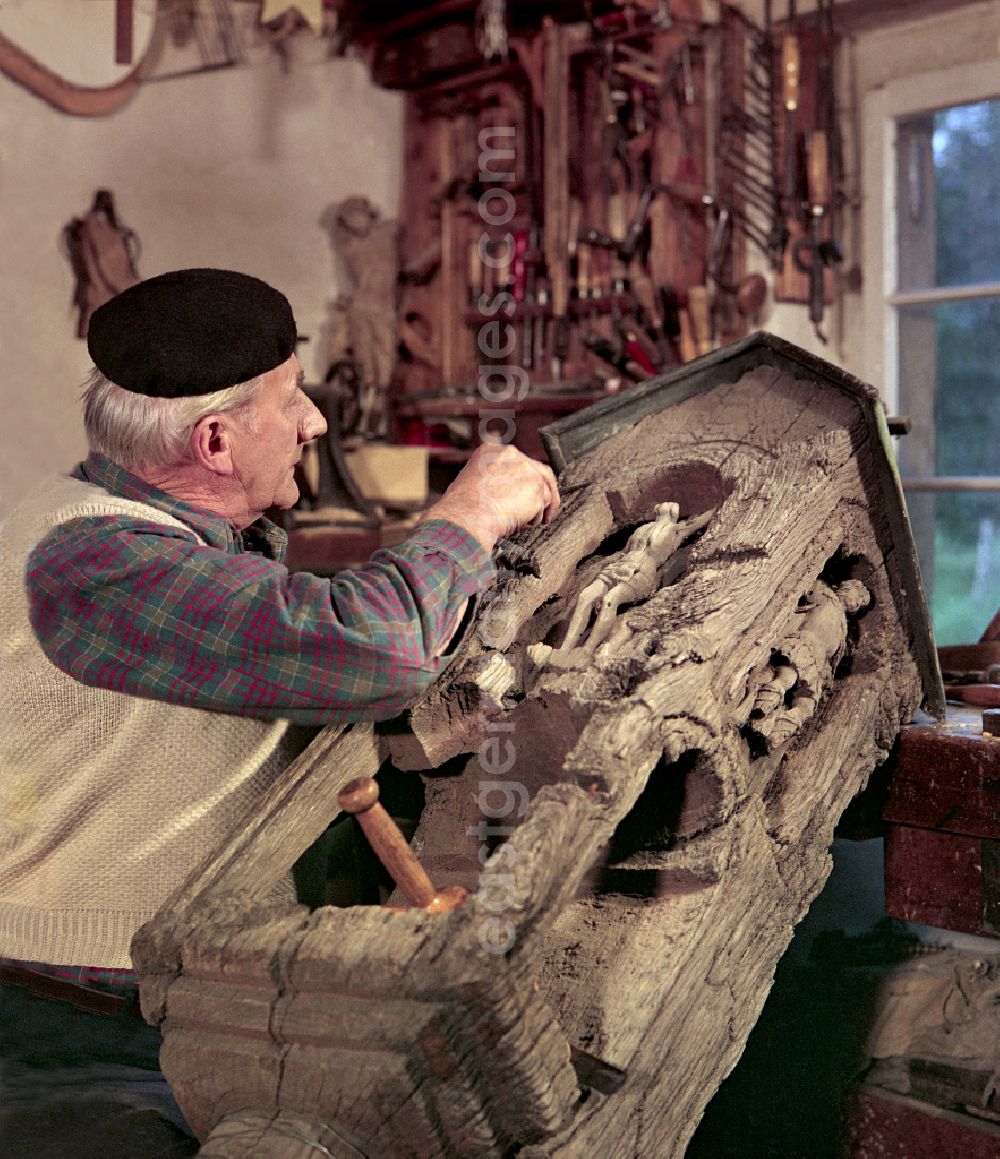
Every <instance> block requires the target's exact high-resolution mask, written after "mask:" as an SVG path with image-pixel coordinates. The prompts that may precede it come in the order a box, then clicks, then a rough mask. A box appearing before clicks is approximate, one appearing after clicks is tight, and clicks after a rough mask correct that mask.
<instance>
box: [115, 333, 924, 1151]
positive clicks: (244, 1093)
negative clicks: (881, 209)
mask: <svg viewBox="0 0 1000 1159" xmlns="http://www.w3.org/2000/svg"><path fill="white" fill-rule="evenodd" d="M549 438H550V441H551V447H552V453H553V457H554V458H555V460H556V461H557V462H558V463H559V465H560V466H561V467H563V470H562V474H561V485H562V487H563V492H564V496H565V503H564V507H563V510H562V512H561V513H560V516H559V517H558V519H557V520H556V521H555V522H554V523H553V524H552V525H551V526H550V527H547V528H540V529H535V530H532V531H530V532H526V533H523V534H522V535H521V536H520V537H519V538H518V539H517V540H516V541H515V542H512V543H510V544H508V545H505V546H504V549H503V557H502V563H503V565H504V570H503V571H502V573H501V577H500V580H499V582H498V584H497V585H496V587H495V589H494V590H493V591H492V592H491V594H490V596H489V598H488V599H487V600H486V601H485V602H484V605H483V607H482V608H481V610H480V613H479V616H478V619H477V621H476V624H475V627H474V631H473V633H472V634H471V635H470V636H469V637H468V638H467V639H466V640H465V641H464V643H463V645H462V647H461V648H460V649H459V652H458V655H457V656H456V658H455V660H454V662H453V664H452V665H451V666H450V668H449V670H448V671H447V672H446V673H445V674H443V676H442V677H441V678H440V680H439V681H438V682H437V684H436V685H435V686H434V687H433V688H432V689H431V691H430V692H429V693H428V695H427V696H425V697H424V699H423V700H422V701H421V703H420V704H419V705H417V706H416V708H415V709H414V711H413V713H412V714H411V718H410V720H409V722H408V725H409V727H408V728H406V729H404V730H402V731H399V730H397V731H395V732H391V731H389V730H387V731H386V732H385V734H384V735H379V736H375V735H373V734H372V732H371V731H370V730H367V729H353V730H347V731H346V732H342V733H336V732H333V731H328V732H327V733H324V734H323V735H322V736H321V738H320V741H319V745H318V746H314V749H311V750H309V751H307V753H306V754H304V756H303V758H302V759H301V760H300V761H299V762H298V763H297V765H296V766H294V767H293V768H292V769H290V770H289V772H288V774H287V775H286V777H285V778H284V780H283V781H282V783H281V784H280V785H279V786H277V787H276V789H275V791H274V793H273V794H272V797H271V799H270V800H269V801H268V802H266V803H265V806H264V807H263V808H262V809H261V810H259V811H258V814H257V819H256V820H254V821H252V822H248V825H247V827H246V829H245V831H244V832H242V833H241V834H239V835H237V836H236V837H235V838H234V842H233V843H232V845H231V846H230V847H228V848H227V849H225V850H220V852H219V856H218V857H217V858H216V859H215V860H214V861H213V862H212V863H211V864H208V865H206V866H204V867H203V868H202V870H201V871H200V872H198V873H196V874H195V875H193V876H192V878H191V880H190V881H189V882H188V884H187V886H186V887H185V889H184V890H183V891H181V892H180V893H179V894H178V896H177V897H176V898H175V899H173V901H172V902H171V903H170V904H169V905H167V906H165V907H164V908H163V910H161V912H160V914H159V915H158V916H157V918H156V919H155V920H154V921H153V922H151V923H150V924H149V925H148V926H146V927H144V929H143V930H142V931H140V934H139V935H138V936H137V939H136V941H135V944H134V946H133V952H134V956H135V958H136V962H137V965H138V968H139V970H140V972H141V975H142V978H143V985H142V991H143V993H142V999H143V1010H144V1013H145V1014H146V1016H147V1017H148V1018H150V1019H151V1020H153V1021H160V1022H161V1024H162V1027H163V1030H164V1036H165V1044H164V1049H163V1054H162V1062H163V1067H164V1070H165V1072H166V1074H167V1077H168V1079H169V1080H170V1082H171V1084H172V1086H173V1088H174V1091H175V1093H176V1095H177V1098H178V1101H179V1102H180V1105H181V1107H182V1108H183V1110H184V1112H185V1114H186V1115H187V1116H188V1119H189V1121H190V1122H191V1124H192V1126H193V1128H194V1129H195V1131H196V1133H197V1134H198V1135H199V1137H200V1138H202V1139H208V1142H207V1144H206V1146H205V1148H204V1149H203V1153H205V1154H210V1155H212V1156H214V1157H216V1159H219V1157H222V1156H236V1155H240V1156H244V1155H247V1154H253V1155H260V1156H265V1155H266V1156H289V1157H290V1156H295V1155H298V1154H300V1153H304V1151H302V1150H301V1149H302V1148H303V1147H305V1146H306V1143H304V1142H303V1140H306V1141H307V1142H308V1145H309V1146H315V1147H317V1148H318V1147H324V1148H326V1150H327V1151H329V1152H330V1153H331V1154H335V1155H341V1154H343V1155H350V1154H358V1153H360V1154H375V1153H380V1152H381V1153H389V1154H393V1155H413V1156H434V1155H505V1154H511V1153H515V1152H516V1153H518V1154H522V1155H526V1156H527V1155H530V1156H542V1155H562V1156H567V1157H569V1156H575V1155H581V1154H594V1155H608V1156H622V1157H624V1156H632V1155H654V1154H655V1155H658V1156H668V1155H680V1154H682V1153H683V1150H684V1147H685V1145H686V1143H687V1141H688V1139H689V1138H690V1135H691V1134H692V1132H693V1131H694V1128H695V1126H696V1125H697V1122H698V1119H699V1118H700V1116H701V1114H702V1112H703V1110H704V1107H705V1105H706V1104H707V1102H708V1100H709V1099H710V1097H711V1096H712V1094H713V1093H714V1091H715V1090H716V1089H717V1087H718V1085H719V1083H720V1082H721V1081H722V1079H723V1078H724V1077H725V1075H726V1074H727V1073H728V1071H729V1070H730V1069H731V1068H732V1066H733V1065H734V1064H735V1062H736V1060H737V1059H738V1057H739V1055H740V1053H741V1052H742V1049H743V1046H744V1043H745V1041H746V1038H747V1035H748V1034H749V1031H750V1029H751V1027H752V1025H753V1023H754V1021H755V1020H756V1018H757V1015H758V1014H759V1012H760V1009H761V1007H762V1005H763V1003H764V1000H765V998H766V995H767V992H768V990H769V988H770V984H771V981H772V978H773V971H774V967H775V965H776V963H777V961H778V959H779V957H780V955H781V954H782V952H783V951H784V949H785V947H786V946H787V944H788V941H789V940H790V938H791V934H792V929H793V927H794V925H795V923H796V922H797V921H798V920H799V919H800V918H801V917H802V915H803V914H804V913H805V911H806V909H807V908H808V906H809V903H810V902H811V900H812V898H813V897H814V896H815V895H816V893H817V892H818V891H819V889H820V888H821V886H822V884H823V882H824V880H825V878H826V876H827V874H828V872H829V868H830V859H829V855H828V847H829V844H830V841H831V839H832V833H833V827H834V825H835V823H836V821H837V819H838V818H839V816H840V814H841V812H842V811H843V809H844V807H845V806H846V805H847V803H848V802H849V801H850V799H851V798H852V797H853V796H854V795H855V793H857V792H858V791H859V790H860V789H861V788H862V787H863V786H864V784H865V782H866V780H867V777H868V775H869V774H870V772H871V770H872V769H873V768H874V767H875V766H876V765H877V764H878V763H879V762H880V761H881V760H882V759H884V757H885V755H886V754H887V752H888V751H889V748H890V746H891V745H892V742H893V740H894V738H895V736H896V735H897V733H898V731H899V729H900V726H901V725H902V724H903V723H905V721H906V720H907V719H908V718H909V717H910V715H911V713H912V711H913V710H914V709H915V708H916V706H917V705H918V704H919V703H920V702H921V699H923V700H924V703H925V705H926V706H927V707H928V708H929V709H930V710H931V711H932V712H939V711H940V710H941V706H942V704H943V698H942V696H941V689H940V677H939V674H938V672H937V669H936V667H935V665H934V663H933V656H934V652H933V645H932V642H931V641H930V637H929V629H928V627H927V619H926V609H925V607H924V605H923V597H922V593H921V591H920V586H919V578H918V576H917V573H916V570H915V566H914V563H913V553H912V544H911V542H910V540H909V534H908V529H907V525H906V519H905V512H904V510H903V508H902V502H901V498H900V493H899V489H898V483H897V481H896V479H895V475H894V472H893V469H892V466H891V462H890V459H889V456H888V454H887V445H888V438H887V436H886V433H885V426H884V420H883V418H882V415H881V410H880V408H879V404H878V402H877V399H876V396H875V394H874V391H872V390H871V388H868V387H865V386H864V385H863V384H861V383H858V382H857V381H856V380H854V379H850V378H849V377H848V376H845V375H843V374H842V373H841V372H839V371H837V370H836V369H835V368H833V367H830V366H829V365H828V364H825V363H819V362H818V361H816V360H813V359H811V358H809V356H805V355H804V354H803V352H800V351H796V350H795V348H794V347H789V346H788V345H787V344H784V343H779V342H778V341H777V340H775V339H772V338H771V337H770V336H767V335H755V336H753V337H752V338H751V339H749V340H746V341H744V342H743V343H740V344H738V345H737V346H735V347H733V348H731V350H729V351H727V352H722V353H720V354H717V355H713V356H710V357H709V358H707V359H702V360H699V362H697V363H695V364H693V365H692V366H690V367H685V368H683V369H682V370H681V371H679V372H675V373H674V374H672V375H670V376H667V377H665V378H664V379H661V380H654V382H653V383H647V384H642V386H641V387H640V388H637V389H636V391H635V392H626V393H625V394H624V395H622V396H620V397H619V398H618V399H616V400H614V401H613V402H612V403H610V404H608V405H607V406H606V405H605V404H599V406H598V407H596V408H593V411H592V413H591V414H589V415H588V414H587V413H586V412H585V413H584V414H583V416H582V417H581V416H573V418H572V419H570V420H565V423H564V424H562V425H561V424H556V426H555V427H554V428H552V429H551V430H550V432H549ZM663 504H676V508H664V507H662V506H661V505H663ZM665 513H666V514H665ZM663 518H666V519H667V521H668V527H667V531H666V533H665V535H664V534H662V532H663V529H662V528H661V527H659V526H657V525H656V521H657V520H659V519H663ZM671 520H672V521H673V524H672V525H670V521H671ZM671 526H672V528H673V529H672V530H671ZM668 541H669V542H668ZM664 543H667V547H665V548H664V547H663V544H664ZM643 544H645V545H647V546H649V545H653V546H652V547H651V548H650V550H651V551H652V552H653V553H654V555H655V556H656V558H653V556H649V555H647V556H643V555H642V553H641V552H640V553H639V554H638V555H637V554H636V552H637V551H638V550H639V546H641V545H643ZM661 549H662V550H661ZM660 555H662V556H663V558H659V556H660ZM651 560H652V564H653V565H655V566H650V561H651ZM581 593H585V594H584V595H583V597H582V598H581ZM595 593H596V595H595ZM591 599H593V600H594V603H593V607H594V611H593V615H592V616H590V617H589V618H588V616H587V615H586V614H585V612H586V607H587V601H589V600H591ZM574 611H576V612H577V613H578V614H577V616H576V620H575V628H574V634H573V636H572V637H571V638H570V639H569V640H567V639H566V631H567V626H568V624H569V623H570V622H573V618H574V617H573V614H574ZM602 617H603V619H602ZM598 624H600V628H599V629H598V628H597V626H596V625H598ZM320 746H322V747H320ZM387 760H388V761H391V762H392V764H394V765H395V767H396V768H397V769H401V770H406V769H411V770H419V771H420V773H421V775H422V776H423V777H424V781H425V787H426V799H427V801H426V806H425V809H424V813H423V816H422V819H421V824H420V828H419V829H418V833H417V837H416V839H415V841H414V846H415V848H416V849H417V850H418V851H419V852H420V854H421V858H422V861H423V863H424V865H425V868H426V869H427V871H428V873H429V876H430V878H431V880H432V881H433V882H434V884H435V886H436V887H437V888H438V889H440V888H441V887H443V886H446V885H461V886H464V887H465V888H467V889H468V890H470V894H469V896H468V898H467V899H466V900H465V902H464V903H463V904H461V905H460V906H458V908H456V909H453V910H451V911H450V912H447V913H440V914H429V913H427V912H425V911H422V910H409V911H406V912H393V911H392V910H389V909H386V908H378V907H356V908H351V909H332V908H329V907H326V908H321V909H318V910H315V911H313V912H310V911H309V910H307V909H306V908H305V907H302V906H294V905H288V904H285V905H281V904H277V903H272V904H269V903H266V902H265V901H264V900H263V899H264V898H265V895H266V893H267V891H268V890H269V889H271V888H273V886H274V885H275V884H276V883H277V882H278V880H279V879H280V877H281V875H282V873H283V872H284V871H285V870H286V869H287V867H288V865H289V864H290V863H291V861H292V860H293V859H294V858H295V857H296V856H297V855H298V853H299V852H300V851H301V850H302V849H304V848H305V847H306V846H307V845H308V844H309V843H310V842H311V841H312V839H313V838H314V837H315V836H316V834H317V833H318V832H319V831H320V830H321V829H322V827H323V825H324V824H325V823H326V821H327V820H329V819H330V817H332V816H333V814H334V813H335V812H336V805H335V793H336V790H337V789H338V788H340V787H341V786H342V785H343V784H344V783H346V782H347V781H348V780H350V779H351V778H352V777H354V776H358V775H371V774H373V773H374V772H375V771H376V770H377V769H378V768H379V767H380V766H384V765H385V763H386V761H387ZM620 1072H624V1082H621V1081H620V1080H621V1078H622V1075H621V1073H620ZM602 1092H612V1093H602ZM272 1120H273V1125H270V1124H271V1122H272ZM247 1132H251V1134H253V1133H254V1132H256V1133H255V1134H253V1138H254V1143H253V1147H254V1149H253V1150H252V1151H251V1150H249V1149H248V1147H247V1140H248V1138H250V1135H248V1134H247ZM296 1148H299V1149H296Z"/></svg>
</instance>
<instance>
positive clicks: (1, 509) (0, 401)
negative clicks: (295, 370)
mask: <svg viewBox="0 0 1000 1159" xmlns="http://www.w3.org/2000/svg"><path fill="white" fill-rule="evenodd" d="M46 3H53V0H46ZM291 47H292V49H293V51H292V53H291V59H290V67H289V69H288V70H287V71H285V70H283V69H282V67H281V65H280V62H279V61H278V59H277V57H276V56H275V55H274V54H273V53H271V52H267V53H265V54H264V55H263V56H257V57H256V58H254V63H253V64H250V65H247V66H242V67H238V68H232V69H226V70H222V71H217V72H206V73H202V74H200V75H198V76H193V77H187V78H182V79H168V80H162V81H155V82H153V83H149V84H144V85H142V86H140V88H139V90H138V92H137V94H136V95H135V96H134V97H132V98H131V99H130V100H129V102H128V103H127V104H126V105H125V106H123V107H122V108H121V109H119V110H118V111H117V112H115V113H113V114H111V115H110V116H107V117H104V118H95V119H89V118H74V117H71V116H68V115H66V114H63V113H59V112H57V111H56V110H55V109H53V108H51V107H50V106H49V105H47V104H46V103H44V102H43V101H42V100H41V99H39V98H38V97H36V96H34V95H33V94H31V93H30V92H28V91H27V90H26V89H23V88H21V87H20V86H19V85H17V84H16V83H15V82H13V81H11V80H9V79H8V78H7V77H6V76H3V75H0V279H2V280H0V415H2V418H3V421H2V425H0V518H2V517H3V515H4V514H5V513H6V512H7V511H9V510H10V507H11V506H12V505H13V504H14V503H15V502H16V501H17V499H18V498H19V497H20V496H21V495H22V494H24V493H25V492H27V491H28V489H29V488H30V487H31V486H32V485H33V484H34V483H35V482H36V481H37V480H39V479H40V478H42V477H44V476H45V475H47V474H49V473H51V472H52V471H60V470H65V469H68V468H69V467H72V465H73V464H74V463H75V462H76V461H77V460H78V459H79V458H81V457H82V456H83V455H84V454H85V452H86V444H85V441H84V438H83V434H82V427H81V424H80V420H79V409H78V397H79V390H78V387H79V384H80V383H81V381H82V380H83V378H84V377H85V375H86V373H87V371H88V369H89V365H90V363H89V359H88V358H87V353H86V346H85V343H84V342H82V341H80V340H78V339H77V338H76V337H75V331H76V317H75V312H74V310H73V308H72V304H71V297H72V292H73V277H72V274H71V271H70V267H69V263H68V261H67V259H66V257H65V256H64V255H63V253H62V252H61V251H60V244H59V236H60V232H61V230H62V227H63V226H64V225H65V224H66V222H68V221H69V220H70V219H71V218H73V217H76V216H79V215H81V214H82V213H83V212H85V211H86V210H87V209H88V208H89V207H90V204H91V201H92V199H93V195H94V191H95V190H96V189H99V188H108V189H110V190H111V191H112V192H113V194H114V196H115V203H116V206H117V208H118V212H119V216H120V218H121V220H122V221H123V222H124V223H125V224H126V225H128V226H130V227H131V228H133V229H134V230H135V231H136V232H137V233H138V235H139V238H140V241H141V243H142V252H141V256H140V259H139V273H140V275H141V276H142V277H151V276H153V275H154V274H158V273H162V272H163V271H165V270H168V269H171V268H179V267H183V266H196V265H205V266H212V265H215V266H224V267H231V268H235V269H240V270H244V271H246V272H248V273H253V274H256V275H258V276H260V277H262V278H264V279H265V280H267V281H270V282H271V283H273V284H274V285H276V286H277V287H278V288H280V289H281V290H283V291H284V292H285V293H286V294H287V295H288V297H289V299H290V301H291V303H292V307H293V309H294V310H295V315H296V320H297V322H298V326H299V332H300V333H301V334H307V335H309V336H310V338H311V341H310V342H309V344H308V345H305V346H303V347H301V348H300V354H301V357H302V360H303V363H304V365H305V368H306V375H307V377H308V378H312V379H315V377H316V376H318V375H320V374H321V373H322V372H323V370H324V369H325V366H324V364H323V359H322V355H321V349H322V345H323V327H324V323H325V318H326V308H327V303H328V301H329V300H330V299H332V298H333V297H335V296H336V293H337V290H338V286H337V280H336V277H337V270H336V266H335V263H334V259H333V253H332V250H331V247H330V244H329V239H328V235H327V233H326V232H325V231H324V230H323V229H322V228H321V226H320V225H319V218H320V215H321V214H322V211H323V210H324V209H325V208H326V206H327V205H329V204H330V203H331V202H335V201H339V200H340V199H342V198H343V197H346V196H350V195H353V194H362V195H365V196H367V197H369V198H370V200H371V201H372V202H373V203H374V204H375V205H376V206H378V207H379V208H380V209H381V210H382V211H383V212H384V213H385V214H387V215H390V216H391V215H394V214H395V213H396V211H397V202H398V191H399V184H400V162H401V156H402V101H401V98H400V97H399V96H398V94H395V93H387V92H382V91H380V90H378V89H376V88H374V87H373V86H372V85H371V83H370V82H369V80H368V77H367V72H366V70H365V68H364V66H363V65H362V64H361V63H360V62H358V61H356V60H351V59H330V58H329V57H328V55H327V52H328V50H327V46H326V45H325V44H324V43H323V42H321V41H318V40H314V39H313V38H312V37H311V36H309V35H308V34H305V33H303V34H300V35H298V36H296V37H295V39H294V42H293V44H292V45H291ZM343 288H344V289H345V290H346V289H347V287H343Z"/></svg>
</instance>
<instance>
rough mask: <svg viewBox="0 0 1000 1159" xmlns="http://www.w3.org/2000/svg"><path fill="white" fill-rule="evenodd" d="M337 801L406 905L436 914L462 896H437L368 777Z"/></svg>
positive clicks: (349, 786) (350, 786)
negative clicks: (353, 819)
mask: <svg viewBox="0 0 1000 1159" xmlns="http://www.w3.org/2000/svg"><path fill="white" fill-rule="evenodd" d="M337 800H338V801H339V803H340V807H341V809H343V810H344V812H345V813H353V814H354V816H355V817H357V819H358V822H359V823H360V825H361V828H362V829H363V830H364V832H365V836H366V837H367V838H368V841H369V842H370V844H371V847H372V849H374V850H375V853H376V854H377V855H378V859H379V860H380V861H381V862H382V864H383V865H384V866H385V867H386V869H387V870H388V871H389V873H390V875H391V876H392V880H393V881H394V882H395V883H396V884H397V885H398V886H399V888H400V889H401V890H402V891H403V894H404V895H405V897H406V900H407V901H408V902H409V903H410V905H412V906H419V907H420V908H421V909H428V908H433V909H434V910H435V911H437V910H443V909H450V908H451V907H452V906H454V905H457V904H458V903H459V902H460V901H461V900H462V898H464V897H465V891H464V890H463V891H462V893H461V897H458V896H456V895H455V891H453V890H450V889H444V890H442V891H441V893H440V894H439V893H438V891H437V890H436V889H435V888H434V886H433V884H432V883H431V879H430V878H429V877H428V876H427V874H426V873H425V872H424V868H423V866H422V865H421V864H420V862H419V861H418V860H417V859H416V857H415V856H414V853H413V850H412V849H411V848H410V847H409V845H407V843H406V838H405V837H404V836H403V834H402V833H401V832H400V830H399V826H398V825H397V824H396V822H395V821H393V819H392V818H391V817H390V816H389V814H388V813H387V812H386V811H385V809H384V808H383V806H382V805H381V804H380V803H379V799H378V785H377V784H376V783H375V781H374V780H373V779H372V778H371V777H356V778H355V779H354V780H353V781H349V782H348V783H347V784H346V785H345V786H344V787H343V788H342V789H341V790H340V792H339V793H338V794H337Z"/></svg>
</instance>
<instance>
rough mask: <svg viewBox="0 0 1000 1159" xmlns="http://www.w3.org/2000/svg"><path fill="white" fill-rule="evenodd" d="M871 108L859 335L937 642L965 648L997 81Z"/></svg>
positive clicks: (976, 633)
mask: <svg viewBox="0 0 1000 1159" xmlns="http://www.w3.org/2000/svg"><path fill="white" fill-rule="evenodd" d="M871 105H873V106H874V109H872V108H869V109H867V110H866V113H867V114H868V115H867V116H866V128H867V130H868V132H869V134H871V133H872V132H873V131H875V133H876V137H877V140H879V141H880V142H881V145H882V155H881V157H880V158H879V163H878V165H877V166H869V164H867V163H866V169H865V179H866V181H867V180H868V179H869V177H870V176H874V177H875V178H876V179H877V180H880V182H881V184H880V186H876V187H875V188H880V189H881V191H882V193H883V199H882V205H881V209H882V212H881V215H880V216H881V247H880V248H881V268H882V270H883V271H884V279H883V282H882V286H881V292H880V294H879V301H878V303H877V308H876V309H875V310H874V315H875V318H876V329H877V331H878V333H877V334H875V335H874V337H873V341H874V342H876V343H880V344H881V351H880V352H879V353H880V355H881V358H880V361H881V364H882V365H883V382H884V383H885V386H886V396H887V402H888V404H889V406H890V409H897V410H898V411H899V413H901V414H905V415H907V416H908V417H909V419H910V421H911V430H910V433H909V434H908V435H906V436H905V437H903V438H902V439H901V440H899V444H898V447H897V457H898V463H899V469H900V474H901V476H902V480H903V490H904V495H905V497H906V502H907V508H908V510H909V514H910V522H911V525H912V528H913V534H914V539H915V541H916V545H917V552H918V555H919V557H920V566H921V574H922V576H923V581H924V588H925V591H926V594H927V597H928V602H929V604H930V609H931V617H932V620H933V623H934V631H935V635H936V637H937V642H938V643H939V644H956V643H968V642H971V641H974V640H977V639H978V638H979V637H980V635H981V634H982V632H983V630H984V628H985V627H986V625H987V624H988V623H989V622H990V620H991V619H992V618H993V616H994V615H995V613H996V612H997V609H998V607H1000V76H998V71H997V69H996V66H995V65H994V66H993V67H992V68H990V69H988V70H976V69H974V68H973V69H970V68H964V69H962V70H960V71H957V72H955V73H939V74H933V75H930V76H924V77H911V78H908V79H907V80H906V81H905V82H896V83H895V84H892V85H888V86H886V89H885V90H883V91H882V92H880V93H878V94H873V99H872V101H871ZM872 112H874V114H875V115H874V116H872V115H871V114H872ZM876 122H878V123H876ZM875 147H876V146H875V144H874V142H869V144H868V145H867V147H866V153H868V154H869V155H870V154H871V152H872V151H873V149H874V148H875ZM868 188H869V190H870V196H872V195H873V193H874V190H873V189H872V187H870V186H869V187H868ZM872 248H876V247H872ZM871 260H872V253H871V251H870V249H869V247H868V245H867V243H866V261H871ZM869 268H879V267H878V266H870V267H869ZM870 292H871V290H869V293H870Z"/></svg>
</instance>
